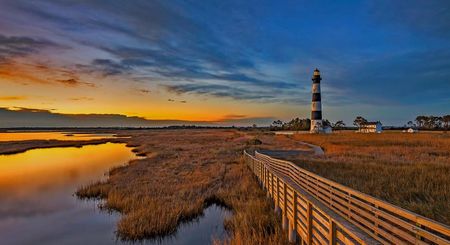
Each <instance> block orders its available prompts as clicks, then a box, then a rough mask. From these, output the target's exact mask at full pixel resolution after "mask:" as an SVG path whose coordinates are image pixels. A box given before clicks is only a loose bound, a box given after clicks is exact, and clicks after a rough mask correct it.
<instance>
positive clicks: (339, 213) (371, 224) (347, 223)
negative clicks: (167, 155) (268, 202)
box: [244, 151, 450, 244]
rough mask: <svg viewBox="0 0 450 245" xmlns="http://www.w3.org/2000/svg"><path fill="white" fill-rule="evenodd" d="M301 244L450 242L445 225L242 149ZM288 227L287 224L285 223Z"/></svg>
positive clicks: (300, 169) (291, 234) (448, 231)
mask: <svg viewBox="0 0 450 245" xmlns="http://www.w3.org/2000/svg"><path fill="white" fill-rule="evenodd" d="M244 158H245V161H246V163H247V164H248V165H249V167H250V169H251V170H252V171H253V173H254V174H255V175H256V176H257V178H258V179H259V181H260V183H261V185H262V186H263V187H264V188H265V189H266V190H267V191H268V194H269V195H270V196H271V197H272V198H273V200H274V202H275V208H276V209H281V211H282V214H283V227H286V228H289V233H290V234H289V238H290V240H291V241H293V240H294V239H295V235H296V234H298V235H299V238H300V242H301V244H303V243H306V244H314V243H315V244H376V243H378V244H380V243H381V244H450V227H448V226H446V225H444V224H440V223H438V222H435V221H433V220H431V219H428V218H425V217H423V216H420V215H418V214H415V213H412V212H410V211H407V210H405V209H402V208H400V207H397V206H394V205H392V204H389V203H387V202H384V201H381V200H379V199H376V198H374V197H371V196H369V195H366V194H364V193H361V192H359V191H356V190H353V189H351V188H348V187H346V186H343V185H340V184H338V183H336V182H333V181H331V180H328V179H326V178H323V177H321V176H318V175H316V174H314V173H311V172H309V171H307V170H304V169H302V168H300V167H299V166H297V165H295V164H293V163H292V162H289V161H284V160H279V159H275V158H272V157H270V156H267V155H264V154H261V153H258V152H255V154H254V155H252V154H249V153H247V152H246V151H244ZM287 226H289V227H287Z"/></svg>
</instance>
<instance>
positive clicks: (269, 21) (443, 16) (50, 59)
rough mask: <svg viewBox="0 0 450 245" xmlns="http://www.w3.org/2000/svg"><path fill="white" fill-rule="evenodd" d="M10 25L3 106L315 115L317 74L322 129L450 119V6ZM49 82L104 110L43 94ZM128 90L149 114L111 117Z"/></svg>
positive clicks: (79, 5) (7, 6) (218, 9)
mask: <svg viewBox="0 0 450 245" xmlns="http://www.w3.org/2000/svg"><path fill="white" fill-rule="evenodd" d="M0 15H1V16H2V21H1V23H0V78H2V76H3V80H0V83H3V87H1V89H2V90H3V91H1V93H0V103H1V104H0V105H2V106H3V107H13V106H17V107H27V108H28V107H32V105H37V106H34V107H33V108H35V107H37V109H48V110H55V112H58V113H118V114H125V115H130V116H141V117H145V118H147V119H153V117H155V116H158V115H159V114H158V113H159V111H160V109H158V107H162V106H163V105H164V106H166V104H165V103H168V102H172V101H170V100H173V101H184V102H187V103H184V104H185V105H181V103H180V104H177V105H176V106H177V108H178V109H175V108H173V109H172V107H170V105H167V106H168V107H167V108H169V109H167V110H169V111H170V110H173V113H172V114H167V115H165V114H164V117H165V119H177V120H180V119H181V120H206V119H205V117H208V116H206V115H210V116H209V117H211V118H214V119H216V120H219V119H220V118H233V115H235V117H234V119H236V118H246V120H248V119H249V118H268V119H270V120H271V119H272V118H281V119H289V118H293V117H309V113H308V111H309V107H310V106H309V103H310V99H311V98H310V97H311V96H310V86H311V79H310V78H311V75H312V71H313V69H314V68H316V67H317V68H319V69H320V70H321V73H322V77H323V80H322V89H323V90H322V91H323V96H322V97H323V107H324V117H325V118H329V119H331V120H334V121H335V120H341V119H343V120H345V121H346V122H348V123H350V122H351V121H352V120H353V119H354V118H355V117H356V116H357V115H362V116H365V117H367V118H368V119H370V120H381V121H383V122H384V123H385V124H397V125H402V124H404V123H406V122H407V121H409V120H411V119H413V118H415V116H416V115H419V114H427V115H428V114H435V115H442V114H449V113H450V1H436V0H428V1H425V0H424V1H417V0H413V1H299V0H297V1H282V2H280V1H211V0H208V1H17V0H15V1H12V0H0ZM42 64H45V69H44V68H42V67H41V66H42ZM33 65H34V66H33ZM39 65H41V66H39ZM11 66H13V67H14V69H18V70H21V71H23V72H22V73H21V74H25V73H28V74H30V75H27V76H26V77H25V78H24V77H22V76H19V75H17V74H16V75H14V74H12V75H11V72H3V74H2V73H1V71H2V69H3V70H4V71H6V70H8V69H13V68H11ZM31 66H32V67H33V68H30V67H31ZM36 67H38V68H36ZM36 69H38V71H36ZM5 74H6V75H5ZM36 74H40V75H39V76H37V75H36ZM14 76H15V77H14ZM17 77H19V78H17ZM24 79H27V81H24ZM46 82H48V83H50V84H51V86H54V87H58V86H60V87H62V88H61V89H60V90H58V91H63V90H62V89H64V91H65V92H62V93H63V94H68V95H72V94H77V96H78V97H77V98H88V99H89V101H91V102H90V103H92V101H98V105H101V104H102V103H103V104H104V106H103V107H100V106H97V107H95V108H94V107H93V108H92V110H89V108H86V106H87V105H88V104H82V103H81V102H80V103H81V104H77V102H75V101H76V100H72V102H70V103H71V104H69V102H67V100H69V99H68V98H65V97H64V98H62V97H55V96H54V95H45V93H42V94H41V92H40V91H42V88H41V87H40V86H43V85H42V84H43V83H46ZM34 83H35V84H37V85H33V84H34ZM17 84H21V85H20V86H24V84H26V86H28V87H29V89H28V94H27V95H21V94H18V93H19V91H18V90H17V89H14V88H16V87H17V86H19V85H17ZM45 86H49V85H45ZM13 87H14V88H13ZM74 87H76V88H74ZM130 88H133V89H137V90H139V91H141V92H142V93H141V94H142V96H151V97H152V98H151V99H147V100H146V99H145V98H147V97H143V98H142V100H141V101H142V103H141V104H142V105H144V106H146V108H152V109H148V111H146V112H145V113H141V111H142V110H141V109H139V106H137V105H136V104H138V102H137V101H135V100H136V98H131V97H130V98H128V97H127V96H124V97H123V100H124V103H127V104H129V107H128V108H130V107H132V108H136V110H129V111H126V110H121V109H117V112H115V111H114V110H113V109H111V108H109V107H110V105H111V103H110V101H111V100H112V99H111V98H105V96H106V95H105V94H107V93H110V94H111V95H113V94H115V93H117V91H128V90H126V89H130ZM55 89H56V88H55ZM58 89H59V88H58ZM87 89H89V90H92V91H93V90H98V92H90V93H87V94H88V95H84V94H83V93H82V91H86V90H87ZM114 89H116V90H117V91H116V92H110V90H111V91H112V90H114ZM25 90H27V89H25ZM33 91H34V92H33ZM55 91H56V90H55ZM33 93H34V94H33ZM148 94H151V95H148ZM21 96H22V97H21ZM52 96H53V97H52ZM66 97H67V96H66ZM135 97H136V96H135ZM1 98H5V99H4V100H1ZM7 98H9V99H7ZM11 98H26V99H23V100H22V101H19V99H17V100H12V99H11ZM63 99H64V101H65V102H64V101H63ZM25 100H28V102H26V101H25ZM80 100H82V99H80ZM78 101H79V100H78ZM108 101H109V102H108ZM145 101H147V102H145ZM86 103H87V102H86ZM108 103H109V104H108ZM146 103H147V104H146ZM206 103H208V104H209V106H204V104H206ZM57 104H61V105H63V106H59V107H58V106H57ZM172 104H173V103H172ZM156 105H158V106H156ZM133 106H135V107H133ZM174 106H175V105H174ZM181 106H184V107H183V108H182V109H179V108H181ZM102 108H105V109H104V110H102ZM116 108H120V107H116ZM177 110H182V111H183V113H184V114H182V113H181V112H177ZM200 110H203V111H202V112H200ZM205 111H206V112H205ZM220 111H223V113H222V114H220V113H219V112H220ZM188 112H192V113H191V114H189V113H188ZM202 113H203V114H202ZM208 113H209V114H208ZM177 115H180V116H177ZM201 115H203V116H201ZM161 117H162V116H161ZM161 117H160V118H159V119H161ZM168 117H170V118H168Z"/></svg>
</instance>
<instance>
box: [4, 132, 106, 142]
mask: <svg viewBox="0 0 450 245" xmlns="http://www.w3.org/2000/svg"><path fill="white" fill-rule="evenodd" d="M112 137H114V135H113V134H100V133H98V134H87V133H72V132H56V131H48V132H15V131H9V132H5V133H0V141H21V140H94V139H103V138H112Z"/></svg>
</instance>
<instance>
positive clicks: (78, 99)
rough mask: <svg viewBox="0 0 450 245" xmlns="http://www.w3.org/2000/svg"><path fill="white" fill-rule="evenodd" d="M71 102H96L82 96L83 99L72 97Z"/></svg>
mask: <svg viewBox="0 0 450 245" xmlns="http://www.w3.org/2000/svg"><path fill="white" fill-rule="evenodd" d="M69 100H72V101H92V100H94V98H91V97H85V96H82V97H71V98H69Z"/></svg>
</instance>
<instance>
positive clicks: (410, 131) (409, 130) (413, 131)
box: [406, 128, 419, 134]
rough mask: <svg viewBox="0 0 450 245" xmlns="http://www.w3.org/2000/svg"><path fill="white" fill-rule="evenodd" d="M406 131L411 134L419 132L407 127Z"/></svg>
mask: <svg viewBox="0 0 450 245" xmlns="http://www.w3.org/2000/svg"><path fill="white" fill-rule="evenodd" d="M406 132H408V133H411V134H413V133H417V132H419V130H417V129H415V128H408V130H406Z"/></svg>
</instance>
